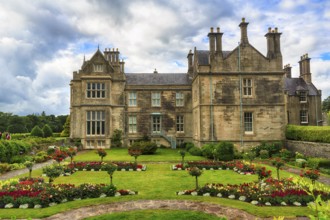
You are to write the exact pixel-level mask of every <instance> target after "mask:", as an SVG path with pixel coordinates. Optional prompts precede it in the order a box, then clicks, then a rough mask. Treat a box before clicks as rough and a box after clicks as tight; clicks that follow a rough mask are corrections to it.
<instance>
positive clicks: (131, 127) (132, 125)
mask: <svg viewBox="0 0 330 220" xmlns="http://www.w3.org/2000/svg"><path fill="white" fill-rule="evenodd" d="M128 133H136V116H129V117H128Z"/></svg>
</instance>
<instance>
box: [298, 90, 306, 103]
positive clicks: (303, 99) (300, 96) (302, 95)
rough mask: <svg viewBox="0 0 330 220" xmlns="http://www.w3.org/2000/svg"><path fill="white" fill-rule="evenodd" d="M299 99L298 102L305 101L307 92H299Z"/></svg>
mask: <svg viewBox="0 0 330 220" xmlns="http://www.w3.org/2000/svg"><path fill="white" fill-rule="evenodd" d="M299 101H300V102H307V92H300V93H299Z"/></svg>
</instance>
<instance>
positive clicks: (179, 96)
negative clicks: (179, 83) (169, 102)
mask: <svg viewBox="0 0 330 220" xmlns="http://www.w3.org/2000/svg"><path fill="white" fill-rule="evenodd" d="M175 104H176V106H178V107H183V106H184V94H183V93H182V92H177V93H176V94H175Z"/></svg>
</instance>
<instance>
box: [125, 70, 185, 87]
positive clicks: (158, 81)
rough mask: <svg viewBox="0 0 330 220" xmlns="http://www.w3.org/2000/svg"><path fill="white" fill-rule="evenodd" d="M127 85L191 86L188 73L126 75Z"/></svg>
mask: <svg viewBox="0 0 330 220" xmlns="http://www.w3.org/2000/svg"><path fill="white" fill-rule="evenodd" d="M125 75H126V83H127V85H191V80H190V79H189V75H188V74H187V73H126V74H125Z"/></svg>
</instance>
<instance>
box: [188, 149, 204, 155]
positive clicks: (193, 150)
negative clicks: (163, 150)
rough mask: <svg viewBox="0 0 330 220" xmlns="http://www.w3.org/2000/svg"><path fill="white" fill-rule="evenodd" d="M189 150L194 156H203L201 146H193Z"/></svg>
mask: <svg viewBox="0 0 330 220" xmlns="http://www.w3.org/2000/svg"><path fill="white" fill-rule="evenodd" d="M188 152H189V153H190V154H191V155H193V156H202V150H201V149H200V148H199V147H192V148H190V149H189V151H188Z"/></svg>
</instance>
